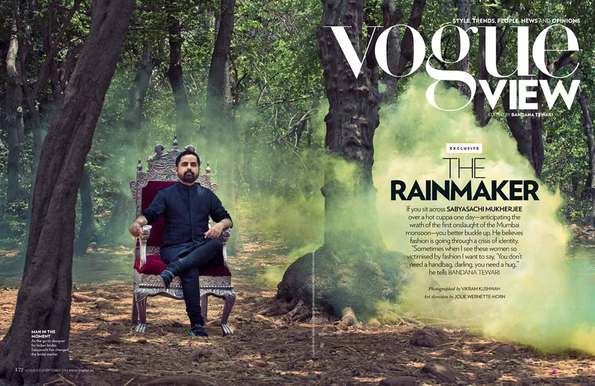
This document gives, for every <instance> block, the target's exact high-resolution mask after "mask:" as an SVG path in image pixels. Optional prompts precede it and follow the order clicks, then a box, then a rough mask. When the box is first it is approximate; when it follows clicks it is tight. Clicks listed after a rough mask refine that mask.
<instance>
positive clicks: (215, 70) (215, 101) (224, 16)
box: [207, 0, 235, 137]
mask: <svg viewBox="0 0 595 386" xmlns="http://www.w3.org/2000/svg"><path fill="white" fill-rule="evenodd" d="M234 8H235V0H221V9H220V13H219V17H218V26H219V28H218V29H217V38H216V39H215V46H214V48H213V55H212V56H211V66H210V68H209V80H208V84H207V113H208V114H211V115H212V116H213V117H216V119H219V120H220V119H221V117H222V116H225V115H228V107H229V104H230V103H229V101H230V96H231V85H230V81H229V66H230V63H229V58H230V47H231V35H232V33H233V24H234ZM223 137H224V136H223Z"/></svg>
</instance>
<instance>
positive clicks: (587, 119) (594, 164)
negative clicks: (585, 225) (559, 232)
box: [578, 91, 595, 227]
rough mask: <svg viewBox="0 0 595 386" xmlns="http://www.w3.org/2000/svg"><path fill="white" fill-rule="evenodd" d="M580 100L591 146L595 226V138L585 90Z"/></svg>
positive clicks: (594, 223) (580, 94) (590, 172)
mask: <svg viewBox="0 0 595 386" xmlns="http://www.w3.org/2000/svg"><path fill="white" fill-rule="evenodd" d="M578 102H579V104H580V106H581V112H582V115H583V129H584V130H585V136H586V137H587V146H588V147H589V166H590V171H589V174H590V180H591V187H590V188H591V224H592V225H593V226H594V227H595V138H594V137H593V118H591V110H590V109H589V102H588V99H587V96H586V95H585V93H584V92H583V91H580V93H579V94H578Z"/></svg>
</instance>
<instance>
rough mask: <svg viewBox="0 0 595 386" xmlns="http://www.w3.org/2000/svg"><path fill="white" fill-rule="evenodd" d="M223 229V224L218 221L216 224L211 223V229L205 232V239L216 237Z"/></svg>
mask: <svg viewBox="0 0 595 386" xmlns="http://www.w3.org/2000/svg"><path fill="white" fill-rule="evenodd" d="M225 229H226V227H225V224H222V223H221V222H218V223H217V224H215V225H213V226H212V227H211V229H209V230H208V231H206V232H205V234H204V236H205V239H218V238H219V237H220V236H221V233H223V231H224V230H225Z"/></svg>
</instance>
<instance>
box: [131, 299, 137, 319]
mask: <svg viewBox="0 0 595 386" xmlns="http://www.w3.org/2000/svg"><path fill="white" fill-rule="evenodd" d="M131 319H132V324H133V325H136V324H138V308H137V306H136V295H135V294H134V291H133V292H132V318H131Z"/></svg>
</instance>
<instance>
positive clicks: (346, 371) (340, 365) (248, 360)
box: [0, 240, 595, 386]
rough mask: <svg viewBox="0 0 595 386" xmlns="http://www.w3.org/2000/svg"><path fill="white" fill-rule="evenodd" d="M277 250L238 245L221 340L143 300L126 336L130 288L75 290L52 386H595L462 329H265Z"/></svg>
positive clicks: (12, 297)
mask: <svg viewBox="0 0 595 386" xmlns="http://www.w3.org/2000/svg"><path fill="white" fill-rule="evenodd" d="M283 253H284V252H283V250H282V249H281V248H279V247H275V246H274V245H270V244H265V243H259V242H251V243H249V242H246V240H244V242H243V243H242V248H241V249H240V250H239V251H238V253H237V254H236V256H232V257H231V258H230V261H229V264H230V266H231V268H232V271H233V274H234V285H235V288H236V291H237V294H238V299H237V301H236V306H235V308H234V311H233V314H232V317H231V323H232V325H233V327H234V328H235V331H236V333H235V335H233V336H228V337H223V336H221V333H220V330H219V327H218V326H217V325H216V318H217V316H218V315H220V312H221V309H222V304H221V302H220V301H219V300H218V299H214V300H212V301H211V304H212V305H211V307H210V309H209V317H210V318H211V319H212V320H211V321H210V322H209V325H208V326H207V330H208V332H209V333H210V337H209V338H208V339H204V338H190V337H186V336H184V331H185V329H186V328H187V326H186V317H185V312H184V304H183V302H181V301H172V300H170V299H167V298H163V297H157V298H151V299H150V300H149V309H148V320H149V326H148V330H147V332H146V333H145V334H144V335H139V334H136V333H134V332H133V330H132V327H131V324H130V309H131V301H132V296H131V287H132V285H131V283H130V282H122V281H119V282H115V283H106V284H99V285H78V286H77V287H76V289H75V293H77V294H80V295H83V296H86V297H88V299H84V301H74V302H73V304H72V330H71V338H70V350H71V358H72V359H73V361H74V364H75V365H76V366H77V367H78V368H79V369H80V370H81V371H79V372H71V373H67V374H62V375H55V376H54V377H53V378H52V379H53V380H54V382H53V383H52V384H53V385H73V384H74V385H130V386H132V385H143V384H152V385H156V384H160V385H174V384H175V385H181V384H188V385H242V384H245V385H280V384H315V385H331V384H337V385H346V384H384V385H437V384H445V385H450V384H460V385H508V384H511V385H512V384H525V385H529V384H531V385H533V384H539V385H543V384H560V385H562V384H563V385H572V384H576V385H588V384H592V385H595V358H594V357H592V356H588V355H585V354H581V353H575V352H569V353H564V354H556V355H546V354H541V353H539V352H537V351H535V350H533V349H531V348H529V347H525V346H520V345H513V344H508V343H502V342H497V341H494V340H490V339H485V338H482V337H479V336H476V335H473V334H471V333H469V332H467V331H465V330H462V329H449V328H445V327H439V326H427V325H425V324H424V323H422V322H419V321H415V320H410V319H407V320H403V321H402V322H401V323H400V324H398V325H379V324H375V325H365V324H355V325H352V326H345V325H344V324H337V323H329V322H327V323H316V324H309V323H295V322H292V321H291V320H290V318H288V317H287V316H278V317H267V316H264V315H262V313H263V312H264V311H265V310H267V309H268V308H269V306H270V305H271V302H272V299H273V296H274V291H272V290H270V289H269V290H266V289H262V288H259V286H258V285H257V284H255V282H254V277H255V274H256V273H258V272H262V271H263V270H264V269H265V267H266V266H267V265H270V264H275V263H278V262H279V261H280V259H281V258H282V256H283ZM16 293H17V290H16V289H15V288H4V289H1V290H0V336H3V335H4V334H5V333H6V331H7V329H8V326H9V323H10V319H11V317H12V313H13V310H14V304H15V301H16Z"/></svg>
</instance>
